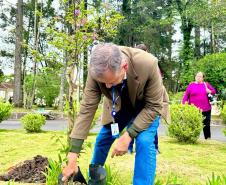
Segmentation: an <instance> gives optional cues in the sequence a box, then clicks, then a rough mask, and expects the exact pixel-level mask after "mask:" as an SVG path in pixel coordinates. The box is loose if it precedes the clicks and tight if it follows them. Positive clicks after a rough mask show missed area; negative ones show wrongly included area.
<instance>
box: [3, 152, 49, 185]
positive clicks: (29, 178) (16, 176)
mask: <svg viewBox="0 0 226 185" xmlns="http://www.w3.org/2000/svg"><path fill="white" fill-rule="evenodd" d="M47 166H48V159H47V158H46V157H42V156H40V155H37V156H35V157H34V158H33V159H32V160H26V161H24V162H22V163H19V164H17V165H16V166H13V167H11V168H10V169H9V171H8V173H7V174H3V175H0V181H9V180H14V181H19V182H24V183H37V182H40V183H44V182H45V175H44V174H43V172H45V171H46V167H47Z"/></svg>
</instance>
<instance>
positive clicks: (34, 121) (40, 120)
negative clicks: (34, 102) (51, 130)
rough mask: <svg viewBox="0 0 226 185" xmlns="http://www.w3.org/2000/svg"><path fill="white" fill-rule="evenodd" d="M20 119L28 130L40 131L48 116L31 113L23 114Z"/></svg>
mask: <svg viewBox="0 0 226 185" xmlns="http://www.w3.org/2000/svg"><path fill="white" fill-rule="evenodd" d="M20 121H21V123H22V124H23V127H24V129H25V130H26V131H27V132H40V131H41V127H42V126H43V125H44V124H45V122H46V118H45V116H42V115H41V114H32V113H29V114H26V115H25V116H23V117H22V118H21V119H20Z"/></svg>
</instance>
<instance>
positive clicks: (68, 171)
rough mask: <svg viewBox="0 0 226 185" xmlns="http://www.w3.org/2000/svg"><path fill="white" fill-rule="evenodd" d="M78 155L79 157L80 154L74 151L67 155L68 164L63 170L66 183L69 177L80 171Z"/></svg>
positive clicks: (63, 179)
mask: <svg viewBox="0 0 226 185" xmlns="http://www.w3.org/2000/svg"><path fill="white" fill-rule="evenodd" d="M77 157H78V154H76V153H72V152H69V153H68V156H67V158H68V164H67V166H65V167H64V168H63V172H62V174H63V178H62V181H64V183H67V181H68V179H69V177H70V176H71V175H72V174H76V173H77V172H78V166H77Z"/></svg>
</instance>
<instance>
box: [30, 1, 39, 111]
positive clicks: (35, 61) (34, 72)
mask: <svg viewBox="0 0 226 185" xmlns="http://www.w3.org/2000/svg"><path fill="white" fill-rule="evenodd" d="M37 1H38V0H35V19H34V37H35V41H34V50H36V51H38V42H39V21H40V20H39V19H38V15H37V4H38V2H37ZM36 75H37V58H36V56H34V61H33V82H32V90H31V101H30V105H29V108H32V105H33V102H34V99H35V89H36Z"/></svg>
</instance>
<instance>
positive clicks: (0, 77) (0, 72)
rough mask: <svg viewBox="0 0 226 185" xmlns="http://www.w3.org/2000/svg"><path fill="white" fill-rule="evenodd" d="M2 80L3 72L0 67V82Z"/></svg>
mask: <svg viewBox="0 0 226 185" xmlns="http://www.w3.org/2000/svg"><path fill="white" fill-rule="evenodd" d="M3 80H4V73H3V71H2V70H1V69H0V84H1V83H2V82H3Z"/></svg>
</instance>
